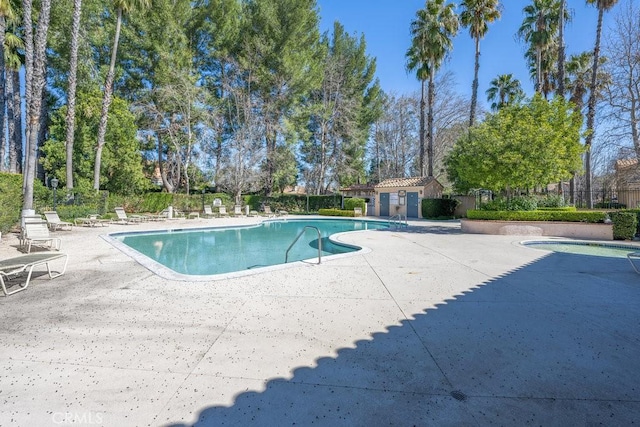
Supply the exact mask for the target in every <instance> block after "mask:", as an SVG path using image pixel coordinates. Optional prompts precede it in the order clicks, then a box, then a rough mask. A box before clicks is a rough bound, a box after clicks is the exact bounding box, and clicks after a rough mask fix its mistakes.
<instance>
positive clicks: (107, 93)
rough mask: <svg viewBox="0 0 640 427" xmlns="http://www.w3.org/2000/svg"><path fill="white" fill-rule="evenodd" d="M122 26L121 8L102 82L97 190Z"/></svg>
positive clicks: (97, 150) (94, 169)
mask: <svg viewBox="0 0 640 427" xmlns="http://www.w3.org/2000/svg"><path fill="white" fill-rule="evenodd" d="M121 26H122V9H118V18H117V21H116V34H115V37H114V39H113V48H112V49H111V62H110V64H109V72H108V73H107V78H106V80H105V83H104V98H103V99H102V112H101V116H100V124H99V125H98V142H97V145H96V161H95V164H94V166H93V188H94V190H96V191H98V190H99V189H100V163H101V161H102V147H104V142H105V141H104V138H105V135H106V134H107V120H108V118H109V107H110V106H111V95H112V92H113V79H114V74H115V68H116V55H117V54H118V41H119V39H120V27H121Z"/></svg>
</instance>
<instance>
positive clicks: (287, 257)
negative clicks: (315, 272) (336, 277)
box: [284, 225, 322, 264]
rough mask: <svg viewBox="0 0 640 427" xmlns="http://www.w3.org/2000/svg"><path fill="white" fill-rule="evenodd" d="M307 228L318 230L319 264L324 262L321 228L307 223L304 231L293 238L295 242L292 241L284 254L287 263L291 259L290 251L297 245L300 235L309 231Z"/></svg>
mask: <svg viewBox="0 0 640 427" xmlns="http://www.w3.org/2000/svg"><path fill="white" fill-rule="evenodd" d="M307 228H313V229H314V230H316V233H318V264H320V263H321V262H322V236H321V235H320V230H319V229H318V227H314V226H312V225H305V226H304V228H303V229H302V231H301V232H300V233H298V235H297V236H296V238H295V239H294V240H293V242H291V244H290V245H289V248H288V249H287V252H286V253H285V254H284V263H285V264H286V263H287V262H288V261H289V251H290V250H291V248H292V247H293V245H295V244H296V242H297V241H298V240H299V239H300V237H302V235H303V234H304V232H305V231H307Z"/></svg>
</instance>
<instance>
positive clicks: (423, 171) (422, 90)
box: [420, 80, 425, 176]
mask: <svg viewBox="0 0 640 427" xmlns="http://www.w3.org/2000/svg"><path fill="white" fill-rule="evenodd" d="M424 84H425V81H424V80H421V81H420V176H424V175H425V170H424V154H425V150H424V133H425V123H424V113H425V102H424Z"/></svg>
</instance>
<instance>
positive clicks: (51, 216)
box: [44, 211, 73, 231]
mask: <svg viewBox="0 0 640 427" xmlns="http://www.w3.org/2000/svg"><path fill="white" fill-rule="evenodd" d="M44 217H45V218H46V219H47V223H48V224H49V230H51V231H56V230H65V229H66V230H71V227H73V224H72V223H70V222H65V221H61V220H60V217H59V216H58V212H56V211H47V212H44Z"/></svg>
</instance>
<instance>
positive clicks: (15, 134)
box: [5, 70, 22, 173]
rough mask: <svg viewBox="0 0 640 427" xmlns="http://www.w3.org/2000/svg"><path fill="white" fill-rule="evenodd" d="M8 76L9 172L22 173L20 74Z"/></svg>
mask: <svg viewBox="0 0 640 427" xmlns="http://www.w3.org/2000/svg"><path fill="white" fill-rule="evenodd" d="M5 73H6V74H7V77H8V78H7V80H6V82H7V122H8V123H7V128H8V133H9V172H11V173H22V131H21V130H22V108H20V74H19V73H18V71H15V70H5Z"/></svg>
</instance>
